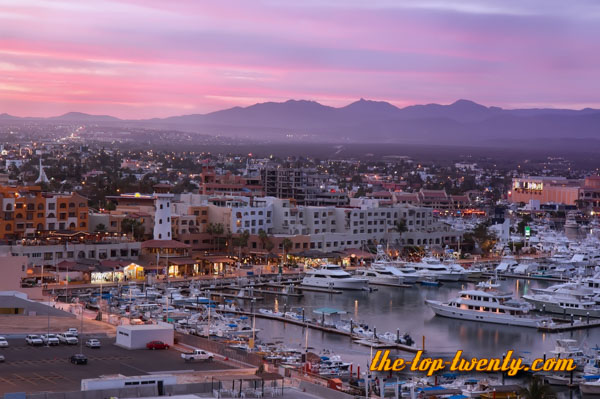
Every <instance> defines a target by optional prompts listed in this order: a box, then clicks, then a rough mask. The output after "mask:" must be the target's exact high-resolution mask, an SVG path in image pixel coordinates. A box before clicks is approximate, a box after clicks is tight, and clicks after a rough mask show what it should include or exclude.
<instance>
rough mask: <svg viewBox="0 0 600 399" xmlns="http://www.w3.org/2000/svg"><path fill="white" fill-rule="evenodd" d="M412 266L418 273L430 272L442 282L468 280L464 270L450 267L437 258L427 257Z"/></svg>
mask: <svg viewBox="0 0 600 399" xmlns="http://www.w3.org/2000/svg"><path fill="white" fill-rule="evenodd" d="M411 266H412V267H413V268H414V269H416V270H417V271H424V272H428V273H430V274H431V275H433V276H434V277H436V278H437V279H438V280H441V281H458V280H463V279H466V273H465V271H464V269H462V268H461V269H462V270H457V269H456V268H451V267H448V266H447V265H445V264H443V263H442V262H440V261H439V260H438V259H436V258H431V257H425V258H423V259H421V261H420V262H416V263H411Z"/></svg>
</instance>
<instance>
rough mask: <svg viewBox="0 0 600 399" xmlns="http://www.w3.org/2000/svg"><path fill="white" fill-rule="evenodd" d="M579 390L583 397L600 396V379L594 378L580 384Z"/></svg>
mask: <svg viewBox="0 0 600 399" xmlns="http://www.w3.org/2000/svg"><path fill="white" fill-rule="evenodd" d="M579 390H580V391H581V393H583V394H585V395H600V378H599V377H598V376H594V378H593V379H589V380H588V379H586V381H584V382H580V383H579Z"/></svg>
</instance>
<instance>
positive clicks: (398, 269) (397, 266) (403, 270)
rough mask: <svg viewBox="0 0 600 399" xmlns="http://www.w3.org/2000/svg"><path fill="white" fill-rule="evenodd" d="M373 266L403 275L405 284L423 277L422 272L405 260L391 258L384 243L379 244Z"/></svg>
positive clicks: (412, 282) (398, 275)
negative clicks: (384, 247) (418, 271)
mask: <svg viewBox="0 0 600 399" xmlns="http://www.w3.org/2000/svg"><path fill="white" fill-rule="evenodd" d="M371 268H374V269H377V270H385V271H386V273H385V274H387V272H389V273H392V274H393V275H394V276H397V277H401V278H402V282H403V283H405V284H414V283H416V282H417V281H418V280H419V279H420V278H422V276H421V274H419V273H417V271H416V270H415V269H414V268H412V267H410V266H408V265H407V264H406V263H405V262H402V261H398V260H391V259H390V258H389V257H388V256H387V254H386V253H385V250H384V249H383V246H382V245H378V246H377V255H376V256H375V260H374V261H373V263H371Z"/></svg>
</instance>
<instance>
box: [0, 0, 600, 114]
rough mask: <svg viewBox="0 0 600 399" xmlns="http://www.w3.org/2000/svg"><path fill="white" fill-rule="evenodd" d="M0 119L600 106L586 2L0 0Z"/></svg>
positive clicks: (597, 12) (599, 12)
mask: <svg viewBox="0 0 600 399" xmlns="http://www.w3.org/2000/svg"><path fill="white" fill-rule="evenodd" d="M0 4H2V8H3V10H2V12H0V21H2V24H1V26H0V33H1V34H0V36H1V37H2V39H0V54H1V56H2V61H0V73H2V74H3V76H4V79H3V82H2V83H0V113H3V112H6V113H9V114H12V115H16V116H55V115H60V114H63V113H66V112H70V111H79V112H86V113H91V114H109V115H113V116H117V117H120V118H126V119H137V118H149V117H166V116H172V115H182V114H192V113H208V112H211V111H216V110H221V109H226V108H230V107H233V106H248V105H252V104H254V103H259V102H266V101H275V102H281V101H285V100H288V99H306V100H314V101H318V102H320V103H322V104H325V105H329V106H334V107H340V106H344V105H347V104H349V103H351V102H353V101H355V100H357V99H358V98H361V97H364V98H369V99H375V100H381V101H388V102H390V103H392V104H394V105H396V106H398V107H404V106H407V105H413V104H427V103H441V104H449V103H452V102H454V101H455V100H457V99H459V98H466V99H470V100H473V101H476V102H478V103H480V104H485V105H495V106H500V107H503V108H531V107H549V108H572V109H581V108H585V107H592V108H600V101H598V99H597V94H596V93H597V92H598V89H599V88H600V87H598V86H599V85H600V83H598V82H600V79H598V73H597V71H598V70H599V69H598V66H600V65H599V64H600V56H599V55H598V54H600V52H598V51H597V44H596V43H594V38H595V37H598V34H599V33H600V32H599V30H600V27H599V26H600V25H599V24H598V19H599V18H600V7H599V6H598V5H596V4H594V3H593V2H578V3H577V4H575V5H573V4H568V5H564V4H563V3H562V2H558V1H551V2H538V1H536V2H529V3H527V4H522V3H520V2H499V1H493V2H485V3H482V2H477V1H460V2H452V3H444V2H437V1H419V2H417V1H405V2H402V3H400V4H397V3H396V2H389V1H379V2H362V1H351V2H337V1H328V2H316V1H310V2H302V3H295V2H261V3H252V4H249V3H245V2H236V1H230V2H225V3H218V4H217V3H201V4H198V3H196V2H180V3H178V4H177V5H169V6H168V7H167V6H165V5H164V4H162V3H160V2H151V1H148V2H140V1H135V0H131V1H98V2H94V5H90V4H80V3H78V2H74V1H68V0H67V1H62V2H44V1H34V0H28V1H23V2H19V4H18V5H14V4H12V3H11V2H8V1H2V2H0Z"/></svg>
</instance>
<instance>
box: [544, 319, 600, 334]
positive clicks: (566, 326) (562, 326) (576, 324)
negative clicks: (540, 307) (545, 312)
mask: <svg viewBox="0 0 600 399" xmlns="http://www.w3.org/2000/svg"><path fill="white" fill-rule="evenodd" d="M598 326H600V319H590V321H589V322H588V321H583V320H574V321H573V323H571V322H570V321H566V320H561V323H554V324H550V325H547V326H540V327H538V331H542V332H549V333H558V332H563V331H573V330H582V329H584V328H594V327H598Z"/></svg>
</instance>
